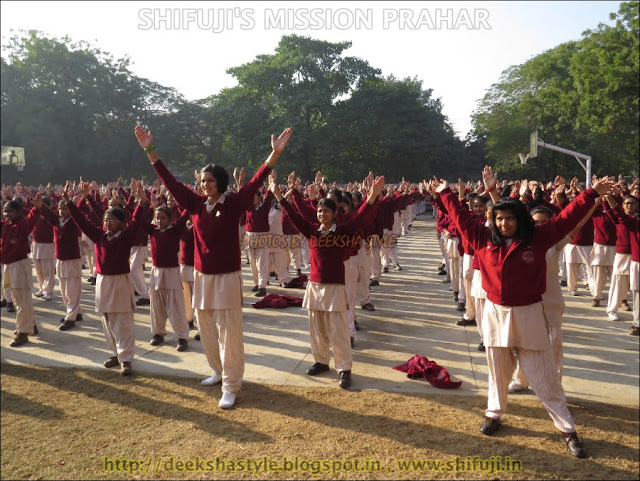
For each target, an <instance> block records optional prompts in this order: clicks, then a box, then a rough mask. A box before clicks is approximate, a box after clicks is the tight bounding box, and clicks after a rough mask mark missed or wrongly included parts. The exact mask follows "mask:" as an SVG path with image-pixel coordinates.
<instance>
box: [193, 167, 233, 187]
mask: <svg viewBox="0 0 640 481" xmlns="http://www.w3.org/2000/svg"><path fill="white" fill-rule="evenodd" d="M206 172H210V173H211V175H213V178H214V179H216V184H218V192H219V193H220V194H224V193H225V192H226V190H227V187H228V186H229V174H228V173H227V171H226V170H225V169H224V167H222V166H221V165H217V164H209V165H206V166H204V167H203V168H202V170H201V171H200V173H201V174H204V173H206Z"/></svg>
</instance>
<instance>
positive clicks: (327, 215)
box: [317, 205, 334, 227]
mask: <svg viewBox="0 0 640 481" xmlns="http://www.w3.org/2000/svg"><path fill="white" fill-rule="evenodd" d="M317 215H318V222H320V223H321V224H322V225H323V226H329V227H331V224H333V217H334V214H333V211H332V210H331V209H329V207H327V206H326V205H319V206H318V212H317Z"/></svg>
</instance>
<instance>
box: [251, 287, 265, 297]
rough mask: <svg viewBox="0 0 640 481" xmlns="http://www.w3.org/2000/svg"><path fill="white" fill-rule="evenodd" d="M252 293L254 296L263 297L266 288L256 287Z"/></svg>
mask: <svg viewBox="0 0 640 481" xmlns="http://www.w3.org/2000/svg"><path fill="white" fill-rule="evenodd" d="M254 295H255V296H256V297H264V296H266V295H267V289H266V288H264V287H261V288H260V289H258V291H257V292H256V293H255V294H254Z"/></svg>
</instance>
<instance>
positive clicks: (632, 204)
mask: <svg viewBox="0 0 640 481" xmlns="http://www.w3.org/2000/svg"><path fill="white" fill-rule="evenodd" d="M622 208H623V209H624V213H625V214H627V215H635V213H636V212H638V201H637V200H633V199H625V200H624V201H622Z"/></svg>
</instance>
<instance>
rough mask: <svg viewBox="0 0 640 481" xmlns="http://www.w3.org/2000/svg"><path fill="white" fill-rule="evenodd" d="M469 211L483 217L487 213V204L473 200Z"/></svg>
mask: <svg viewBox="0 0 640 481" xmlns="http://www.w3.org/2000/svg"><path fill="white" fill-rule="evenodd" d="M471 210H472V211H473V213H474V214H475V215H479V216H482V217H484V216H485V214H486V212H487V204H485V203H484V202H480V201H479V200H478V199H474V201H473V203H472V206H471Z"/></svg>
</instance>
